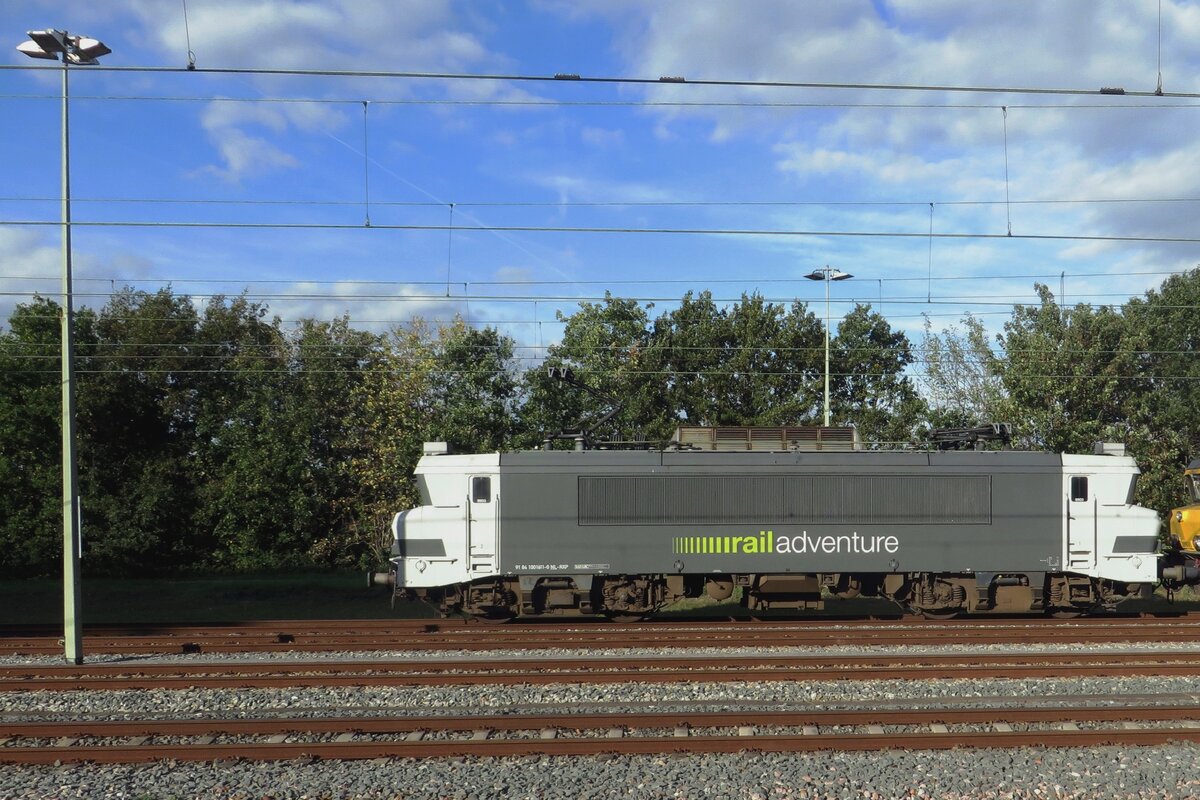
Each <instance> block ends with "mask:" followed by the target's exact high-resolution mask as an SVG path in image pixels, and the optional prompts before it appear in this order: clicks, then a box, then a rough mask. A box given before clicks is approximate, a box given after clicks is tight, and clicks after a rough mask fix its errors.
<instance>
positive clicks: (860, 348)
mask: <svg viewBox="0 0 1200 800" xmlns="http://www.w3.org/2000/svg"><path fill="white" fill-rule="evenodd" d="M830 351H831V354H830V360H831V366H830V370H831V372H833V373H834V374H835V376H836V377H834V378H831V383H832V385H833V388H832V389H831V390H830V391H831V394H832V395H833V396H834V398H836V399H835V400H834V401H833V402H832V403H831V406H832V411H833V422H834V424H837V423H838V422H843V423H845V422H849V423H853V424H854V425H856V426H857V427H858V430H859V433H860V435H861V436H862V438H863V439H864V440H866V441H869V442H909V441H912V440H913V438H914V437H915V436H916V427H917V424H918V423H919V421H920V420H921V419H922V418H923V417H924V414H925V403H924V401H923V400H922V399H921V397H920V396H919V395H918V393H917V390H916V387H915V386H914V385H913V381H912V378H910V377H909V376H908V375H907V374H905V369H906V368H907V367H908V365H909V364H911V363H912V362H913V360H914V356H913V352H912V346H911V344H910V342H909V341H908V337H907V336H905V335H904V333H903V332H902V331H896V330H892V327H891V326H890V325H889V324H888V322H887V320H885V319H884V318H883V317H882V316H880V315H879V314H878V313H876V312H874V311H872V310H871V307H870V306H869V305H862V304H858V305H856V306H855V307H854V310H853V311H851V312H850V313H849V314H847V315H846V316H845V318H843V319H842V321H841V324H839V325H838V331H837V336H836V337H835V338H834V339H833V341H832V342H831V344H830Z"/></svg>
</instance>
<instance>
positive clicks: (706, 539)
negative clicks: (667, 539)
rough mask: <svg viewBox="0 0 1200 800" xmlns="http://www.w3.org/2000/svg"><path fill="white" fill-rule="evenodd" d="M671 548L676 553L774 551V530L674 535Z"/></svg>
mask: <svg viewBox="0 0 1200 800" xmlns="http://www.w3.org/2000/svg"><path fill="white" fill-rule="evenodd" d="M671 548H672V552H674V553H675V554H677V555H695V554H700V555H724V554H727V553H774V552H775V532H774V531H759V532H758V535H757V536H676V537H675V538H674V540H673V541H672V545H671Z"/></svg>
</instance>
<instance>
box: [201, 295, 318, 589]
mask: <svg viewBox="0 0 1200 800" xmlns="http://www.w3.org/2000/svg"><path fill="white" fill-rule="evenodd" d="M267 313H268V311H267V308H266V307H265V306H263V305H261V304H258V303H253V302H250V301H249V300H247V299H246V298H245V297H238V298H235V299H233V300H226V298H224V297H214V298H213V299H212V300H210V301H209V304H208V306H207V307H206V308H205V312H204V316H203V318H202V319H201V322H200V328H199V331H198V338H199V340H200V343H201V344H202V345H206V346H207V349H208V354H209V356H210V361H209V365H210V366H209V368H208V370H207V371H206V380H205V381H204V383H203V384H202V385H201V386H200V387H199V389H198V410H197V418H196V431H197V442H196V455H195V466H196V469H197V474H198V476H199V481H200V484H199V487H198V496H199V501H200V503H199V508H198V510H197V515H196V528H197V529H198V533H199V534H200V536H201V537H202V538H204V539H206V540H207V541H206V542H205V543H206V545H207V553H208V559H207V562H206V565H208V566H214V567H216V568H219V569H226V570H254V569H271V568H279V567H286V566H292V565H296V564H302V563H305V562H306V559H305V558H304V554H305V553H306V552H307V551H308V550H309V548H310V547H311V545H312V538H313V534H312V531H313V521H314V518H315V517H316V515H317V509H318V506H319V501H318V499H317V498H314V497H313V496H312V495H311V494H310V488H311V486H312V480H311V474H310V472H309V468H310V465H309V463H308V458H307V455H308V445H309V432H308V430H307V429H306V428H305V426H304V425H303V424H302V423H300V422H298V420H299V419H300V417H301V415H302V413H303V410H302V409H301V408H300V407H299V406H300V403H301V400H300V398H299V396H298V394H297V393H296V392H295V391H294V389H295V381H294V380H293V377H292V372H291V370H290V364H291V351H290V348H289V346H288V342H287V338H286V336H285V335H284V333H283V331H282V330H281V329H280V322H279V319H278V318H275V319H273V320H271V321H266V320H265V317H266V315H267Z"/></svg>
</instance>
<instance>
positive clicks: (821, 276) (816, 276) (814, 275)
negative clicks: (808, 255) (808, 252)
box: [804, 269, 825, 281]
mask: <svg viewBox="0 0 1200 800" xmlns="http://www.w3.org/2000/svg"><path fill="white" fill-rule="evenodd" d="M804 277H806V278H808V279H809V280H810V281H823V280H825V271H824V270H820V269H814V270H813V271H812V272H810V273H808V274H807V275H805V276H804Z"/></svg>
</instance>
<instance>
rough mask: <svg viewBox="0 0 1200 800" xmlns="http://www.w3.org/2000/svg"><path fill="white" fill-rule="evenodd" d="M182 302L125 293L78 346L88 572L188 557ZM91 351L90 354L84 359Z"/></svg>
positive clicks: (189, 324)
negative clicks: (183, 525) (91, 337)
mask: <svg viewBox="0 0 1200 800" xmlns="http://www.w3.org/2000/svg"><path fill="white" fill-rule="evenodd" d="M197 323H198V318H197V314H196V311H195V308H194V307H193V306H192V303H191V299H190V298H188V297H186V296H176V295H174V294H173V293H172V291H171V290H170V289H169V288H164V289H160V290H159V291H157V292H154V293H149V292H143V291H136V290H134V289H131V288H128V287H127V288H124V289H122V290H120V291H118V292H117V293H116V294H114V295H113V296H112V298H111V299H110V301H109V302H108V304H107V305H106V306H105V307H104V308H103V309H102V310H101V312H100V314H99V316H98V318H97V320H96V324H95V331H96V337H95V338H96V340H95V343H94V344H93V345H91V346H90V347H85V348H81V349H82V350H83V351H84V354H85V363H83V364H80V365H78V366H77V369H79V371H80V374H81V377H82V378H83V380H81V381H80V391H78V392H77V406H78V409H79V414H78V419H79V428H78V430H79V439H80V446H79V469H80V484H81V495H82V506H83V524H84V527H85V529H86V556H87V559H88V570H89V572H92V573H110V574H131V573H135V572H147V571H163V570H165V569H169V568H171V567H174V566H177V565H179V564H184V563H186V562H187V561H189V560H190V559H193V558H195V557H196V556H197V555H198V553H196V552H195V550H194V549H193V547H192V544H193V541H192V539H191V538H190V537H188V536H180V535H179V532H180V530H181V523H182V522H183V521H184V520H187V519H189V517H190V516H191V514H192V513H194V509H195V506H196V500H195V494H194V484H193V482H192V479H191V475H190V465H189V463H188V462H189V453H190V448H191V445H192V441H193V436H194V428H193V424H194V413H193V400H194V395H193V392H192V386H191V384H192V380H193V378H194V375H195V372H196V371H197V370H201V369H203V366H204V359H203V356H202V355H201V354H199V353H197V351H196V348H195V347H194V345H195V336H196V329H197ZM89 350H90V351H91V353H90V356H88V355H86V353H87V351H89Z"/></svg>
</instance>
